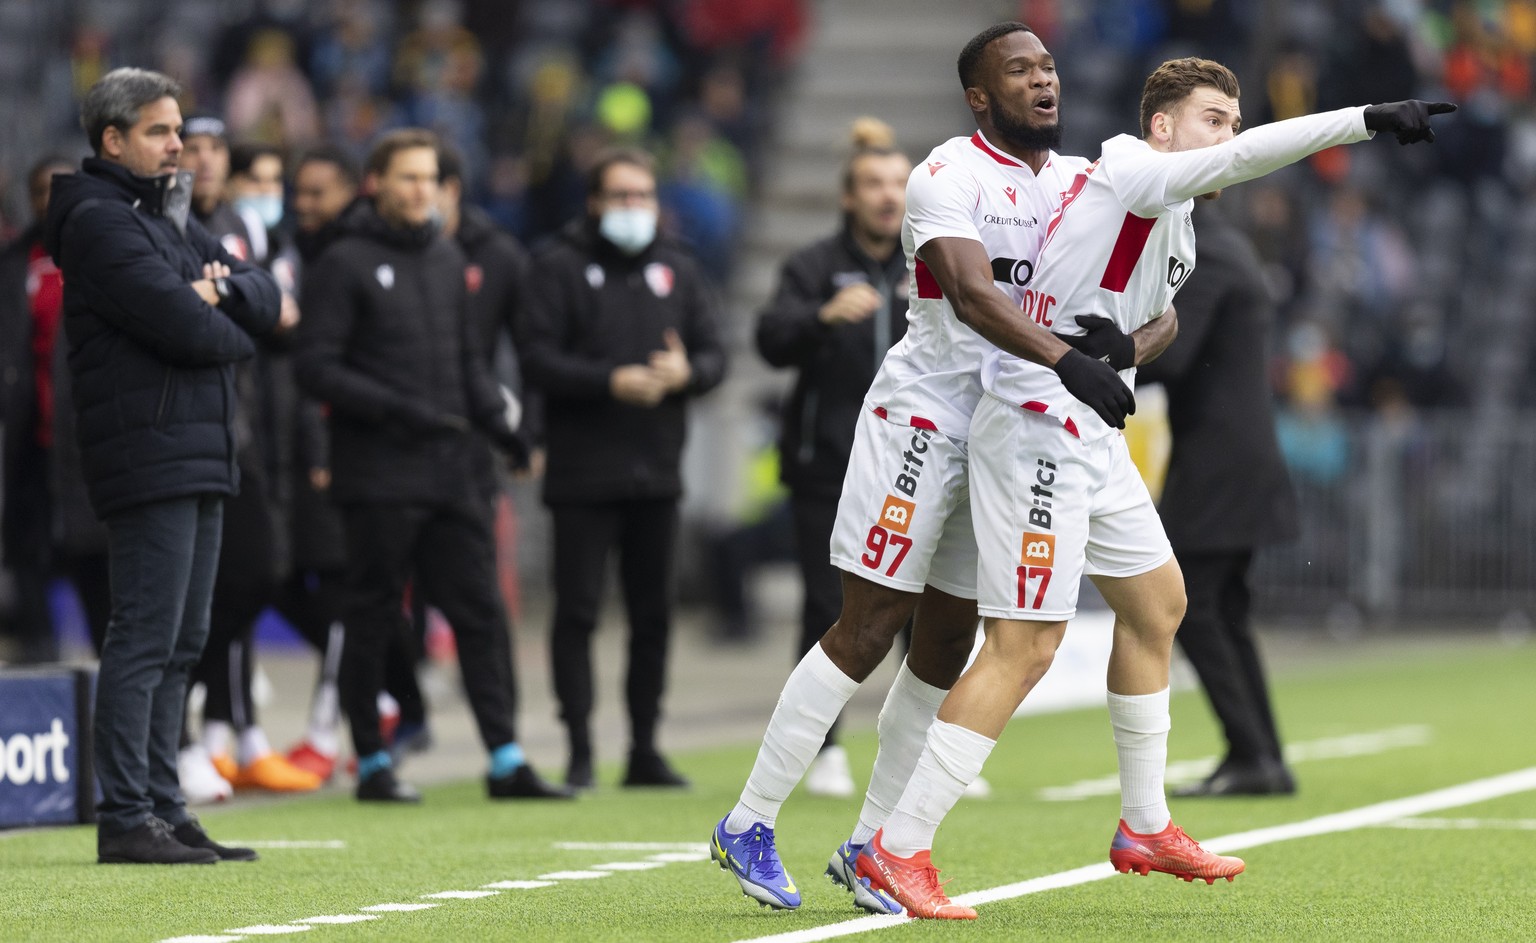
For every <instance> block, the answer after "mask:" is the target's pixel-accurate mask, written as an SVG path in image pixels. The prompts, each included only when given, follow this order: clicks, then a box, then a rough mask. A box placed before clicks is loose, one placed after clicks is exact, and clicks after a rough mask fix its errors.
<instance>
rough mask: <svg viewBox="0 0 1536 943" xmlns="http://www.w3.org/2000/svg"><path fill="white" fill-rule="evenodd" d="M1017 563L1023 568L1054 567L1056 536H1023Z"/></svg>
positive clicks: (1028, 534) (1027, 534)
mask: <svg viewBox="0 0 1536 943" xmlns="http://www.w3.org/2000/svg"><path fill="white" fill-rule="evenodd" d="M1019 562H1020V563H1022V564H1024V565H1025V566H1054V565H1055V564H1056V535H1055V534H1030V533H1026V534H1025V535H1024V547H1023V549H1022V551H1021V552H1020V554H1019Z"/></svg>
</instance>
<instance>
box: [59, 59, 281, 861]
mask: <svg viewBox="0 0 1536 943" xmlns="http://www.w3.org/2000/svg"><path fill="white" fill-rule="evenodd" d="M180 94H181V89H180V87H179V86H177V84H176V83H175V82H174V81H172V80H171V79H169V78H167V77H166V76H164V75H161V74H159V73H156V72H148V71H145V70H143V69H115V70H113V71H112V72H109V73H107V74H106V75H105V76H103V77H102V78H101V80H100V81H98V82H97V83H96V84H95V85H94V86H92V87H91V89H90V91H89V92H87V93H86V96H85V101H84V103H83V104H82V106H81V109H80V112H81V124H83V125H84V126H85V129H86V133H87V134H88V136H89V137H90V142H91V147H92V148H93V149H94V150H95V152H96V155H97V156H95V157H90V158H86V160H85V161H84V163H83V164H82V166H81V172H80V173H78V174H74V175H71V176H60V177H55V178H54V182H53V194H52V198H51V200H50V203H49V206H48V221H47V224H46V226H45V235H44V245H45V246H46V247H47V249H48V251H49V254H51V255H52V256H53V258H54V260H55V261H56V262H57V263H58V265H59V268H60V269H61V270H62V271H63V274H64V327H65V333H66V334H67V336H68V337H69V367H70V373H71V375H72V377H73V381H74V386H73V391H74V399H75V413H76V416H77V418H78V420H79V424H78V430H77V432H78V437H79V442H80V451H81V458H82V461H83V465H84V469H85V480H86V486H87V488H88V489H89V491H90V497H91V504H92V506H93V507H94V508H95V509H96V513H97V515H98V516H99V517H101V518H103V519H104V520H105V521H106V524H107V531H108V543H109V548H108V557H109V567H110V572H111V583H112V621H111V624H110V625H109V626H108V628H107V638H106V643H105V644H104V645H103V646H102V651H101V670H100V674H99V675H98V680H97V685H96V718H95V735H96V744H95V746H96V749H95V753H96V764H97V768H96V772H97V776H98V777H99V779H100V781H101V792H102V799H101V802H100V803H98V805H97V812H98V822H97V856H98V860H100V861H102V862H108V863H117V862H163V863H176V862H213V861H218V860H219V859H220V858H221V857H242V858H254V857H255V854H254V853H253V852H251V851H250V850H249V849H226V848H222V847H221V846H218V845H216V844H214V843H213V842H211V841H210V840H209V838H208V836H207V834H206V833H205V832H203V830H202V829H201V828H200V827H199V826H198V824H197V820H196V819H195V818H194V817H193V816H192V815H191V814H190V813H189V812H187V809H186V803H185V801H184V799H183V797H182V795H181V792H180V790H179V789H178V787H177V782H176V744H177V738H178V736H179V734H180V732H181V719H182V706H183V698H184V697H185V694H186V681H187V672H188V670H189V669H190V668H191V667H192V665H193V664H194V663H196V661H197V659H198V656H199V654H200V653H201V652H202V648H203V641H204V639H205V638H207V635H208V608H209V600H210V597H211V594H212V591H213V581H214V571H215V569H216V566H217V562H218V557H219V543H220V524H221V522H222V511H223V501H224V498H225V497H226V496H228V495H231V494H233V493H234V492H235V490H236V489H237V488H238V486H239V482H240V476H239V471H238V468H237V466H236V463H235V435H234V423H235V377H234V374H235V370H234V365H235V364H236V363H237V362H239V361H242V360H245V359H247V358H249V357H250V356H251V355H252V354H253V353H254V352H255V345H254V343H253V342H252V340H251V334H264V333H266V332H268V331H270V330H271V329H272V327H273V326H274V325H275V324H276V323H277V318H278V292H277V285H276V284H275V283H274V282H273V281H272V277H271V276H270V275H268V274H267V273H265V272H263V271H261V270H259V269H256V268H254V267H252V266H250V265H248V264H246V263H244V262H241V261H240V260H238V259H235V258H234V257H233V256H231V255H230V254H229V253H228V252H226V251H224V249H223V247H222V246H220V245H219V243H218V242H217V240H215V239H214V238H213V237H212V236H210V235H208V232H207V230H205V229H203V227H202V226H201V225H200V224H199V223H198V222H197V221H196V220H193V219H189V218H188V214H189V211H190V202H191V174H178V173H177V164H178V161H179V158H180V155H181V147H182V145H181V137H180V134H181V109H180V108H179V107H178V106H177V104H176V98H177V96H178V95H180Z"/></svg>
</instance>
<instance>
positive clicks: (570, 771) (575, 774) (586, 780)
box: [565, 755, 597, 790]
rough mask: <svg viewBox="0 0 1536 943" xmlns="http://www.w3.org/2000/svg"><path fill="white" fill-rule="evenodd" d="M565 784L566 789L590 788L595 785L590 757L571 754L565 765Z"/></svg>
mask: <svg viewBox="0 0 1536 943" xmlns="http://www.w3.org/2000/svg"><path fill="white" fill-rule="evenodd" d="M565 785H566V788H568V789H575V790H581V789H591V788H592V787H594V786H595V785H597V783H596V781H595V780H594V779H593V777H592V757H591V756H590V755H587V756H572V757H571V761H570V763H569V764H567V765H566V767H565Z"/></svg>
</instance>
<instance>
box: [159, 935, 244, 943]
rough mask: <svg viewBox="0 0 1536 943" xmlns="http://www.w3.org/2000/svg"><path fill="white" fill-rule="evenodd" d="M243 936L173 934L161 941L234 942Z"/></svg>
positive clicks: (174, 942)
mask: <svg viewBox="0 0 1536 943" xmlns="http://www.w3.org/2000/svg"><path fill="white" fill-rule="evenodd" d="M243 939H245V937H241V936H218V935H216V934H211V933H203V934H193V935H192V936H173V937H169V938H167V939H164V940H161V941H160V943H234V941H235V940H243Z"/></svg>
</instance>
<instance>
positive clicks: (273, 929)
mask: <svg viewBox="0 0 1536 943" xmlns="http://www.w3.org/2000/svg"><path fill="white" fill-rule="evenodd" d="M313 929H314V927H311V926H306V925H304V924H299V925H298V926H295V925H294V924H291V923H258V924H256V925H255V926H254V927H236V928H235V929H233V930H225V931H224V932H225V933H249V934H251V935H252V936H282V935H283V934H285V933H303V932H305V931H306V930H313Z"/></svg>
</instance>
